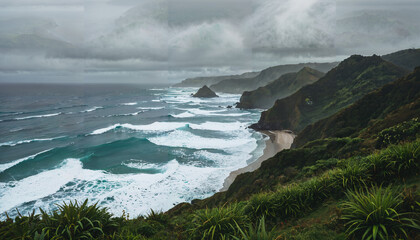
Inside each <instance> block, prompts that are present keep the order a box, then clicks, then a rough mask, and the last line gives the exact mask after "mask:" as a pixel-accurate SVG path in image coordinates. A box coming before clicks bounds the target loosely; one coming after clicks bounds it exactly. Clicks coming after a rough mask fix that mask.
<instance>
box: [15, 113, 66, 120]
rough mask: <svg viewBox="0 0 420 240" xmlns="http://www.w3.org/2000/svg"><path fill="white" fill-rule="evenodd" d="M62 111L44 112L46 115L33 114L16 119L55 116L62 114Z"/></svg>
mask: <svg viewBox="0 0 420 240" xmlns="http://www.w3.org/2000/svg"><path fill="white" fill-rule="evenodd" d="M60 114H61V112H58V113H51V114H44V115H33V116H27V117H21V118H15V120H25V119H32V118H43V117H54V116H58V115H60Z"/></svg>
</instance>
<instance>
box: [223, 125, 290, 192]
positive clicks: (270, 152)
mask: <svg viewBox="0 0 420 240" xmlns="http://www.w3.org/2000/svg"><path fill="white" fill-rule="evenodd" d="M261 133H263V134H265V135H267V136H269V139H267V140H266V141H265V149H264V152H263V155H262V156H261V157H259V158H258V159H257V160H256V161H254V162H253V163H251V164H249V165H248V166H246V167H244V168H240V169H238V170H236V171H233V172H231V173H230V175H229V177H227V178H226V179H225V182H224V183H223V187H222V189H220V191H221V192H223V191H226V190H228V188H229V186H230V185H231V184H232V183H233V181H234V180H235V178H236V176H238V175H239V174H241V173H245V172H252V171H254V170H256V169H258V168H259V167H260V166H261V163H262V162H264V161H265V160H267V159H269V158H271V157H273V156H274V155H276V153H278V152H280V151H281V150H284V149H289V148H290V147H291V146H292V143H293V139H294V138H295V136H296V135H294V134H293V133H291V132H290V131H261Z"/></svg>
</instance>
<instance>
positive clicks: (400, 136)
mask: <svg viewBox="0 0 420 240" xmlns="http://www.w3.org/2000/svg"><path fill="white" fill-rule="evenodd" d="M419 136H420V122H419V119H418V118H413V119H411V120H409V121H405V122H403V123H400V124H398V125H396V126H393V127H390V128H387V129H384V130H382V131H381V132H380V133H379V134H378V139H377V141H376V146H377V148H381V147H384V146H388V145H390V144H397V143H400V142H402V141H413V140H414V139H416V138H417V137H419Z"/></svg>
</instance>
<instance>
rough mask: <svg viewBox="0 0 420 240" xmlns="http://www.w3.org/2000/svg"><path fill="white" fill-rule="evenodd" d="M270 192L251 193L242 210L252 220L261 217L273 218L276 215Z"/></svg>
mask: <svg viewBox="0 0 420 240" xmlns="http://www.w3.org/2000/svg"><path fill="white" fill-rule="evenodd" d="M272 195H273V194H272V193H260V194H255V195H253V196H252V197H251V198H250V199H249V200H248V204H247V205H246V206H245V208H244V212H245V214H246V215H247V216H249V217H250V218H251V219H252V220H257V219H259V218H261V217H266V218H269V219H274V218H275V217H276V211H275V209H276V206H275V203H274V201H273V198H272Z"/></svg>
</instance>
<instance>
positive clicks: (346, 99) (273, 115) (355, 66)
mask: <svg viewBox="0 0 420 240" xmlns="http://www.w3.org/2000/svg"><path fill="white" fill-rule="evenodd" d="M406 73H407V71H406V70H404V69H402V68H400V67H398V66H396V65H394V64H392V63H390V62H387V61H385V60H383V59H382V58H381V57H379V56H377V55H373V56H371V57H364V56H360V55H353V56H351V57H349V58H347V59H346V60H344V61H342V62H341V63H340V64H339V65H338V66H337V67H335V68H334V69H332V70H331V71H329V72H328V73H327V74H326V75H325V76H324V77H322V78H321V79H319V80H318V81H317V82H315V83H313V84H310V85H307V86H305V87H303V88H301V89H300V90H299V91H297V92H296V93H294V94H292V95H291V96H289V97H286V98H283V99H280V100H277V101H276V102H275V104H274V106H273V107H272V108H270V109H268V110H267V111H264V112H263V113H262V114H261V118H260V120H259V121H258V123H256V124H253V125H251V128H253V129H257V130H265V129H269V130H273V129H288V130H292V131H300V130H302V129H303V128H304V127H306V126H308V125H309V124H311V123H314V122H316V121H318V120H320V119H322V118H325V117H328V116H330V115H332V114H334V113H335V112H337V111H339V110H340V109H342V108H344V107H346V106H348V105H350V104H352V103H354V102H355V101H357V100H358V99H360V98H362V97H363V96H364V95H365V94H367V93H369V92H371V91H373V90H375V89H377V88H380V87H382V86H383V85H385V84H387V83H389V82H391V81H394V80H396V79H398V78H399V77H401V76H403V75H404V74H406Z"/></svg>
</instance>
